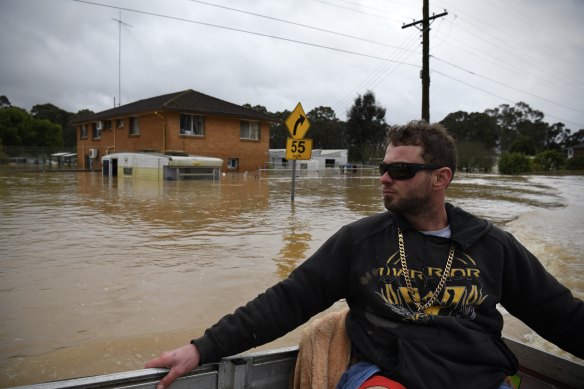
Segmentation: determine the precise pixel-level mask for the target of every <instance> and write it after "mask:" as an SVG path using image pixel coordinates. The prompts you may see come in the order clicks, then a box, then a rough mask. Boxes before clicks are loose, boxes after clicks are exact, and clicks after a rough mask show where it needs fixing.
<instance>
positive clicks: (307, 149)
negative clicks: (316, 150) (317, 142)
mask: <svg viewBox="0 0 584 389" xmlns="http://www.w3.org/2000/svg"><path fill="white" fill-rule="evenodd" d="M311 157H312V139H293V138H288V140H287V142H286V159H289V160H296V159H310V158H311Z"/></svg>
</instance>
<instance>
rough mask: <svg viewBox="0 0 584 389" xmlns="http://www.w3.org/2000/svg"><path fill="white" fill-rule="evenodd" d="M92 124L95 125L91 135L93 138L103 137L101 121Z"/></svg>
mask: <svg viewBox="0 0 584 389" xmlns="http://www.w3.org/2000/svg"><path fill="white" fill-rule="evenodd" d="M92 126H93V129H92V134H91V137H92V138H93V139H101V129H102V126H101V125H100V124H99V122H96V123H93V125H92Z"/></svg>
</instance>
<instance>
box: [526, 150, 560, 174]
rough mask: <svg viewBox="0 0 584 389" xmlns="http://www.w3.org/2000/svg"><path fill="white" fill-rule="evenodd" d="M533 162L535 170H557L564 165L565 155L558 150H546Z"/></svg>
mask: <svg viewBox="0 0 584 389" xmlns="http://www.w3.org/2000/svg"><path fill="white" fill-rule="evenodd" d="M533 161H534V162H535V164H536V170H543V171H551V170H558V169H562V168H563V167H564V165H565V164H566V154H565V153H563V152H561V151H559V150H546V151H543V152H541V153H538V154H537V155H536V156H535V158H534V159H533Z"/></svg>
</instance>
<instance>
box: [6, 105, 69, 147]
mask: <svg viewBox="0 0 584 389" xmlns="http://www.w3.org/2000/svg"><path fill="white" fill-rule="evenodd" d="M0 140H1V141H2V144H3V145H5V146H29V147H62V145H63V132H62V128H61V126H60V125H58V124H55V123H51V122H50V121H49V120H47V119H34V118H33V117H32V116H31V115H30V114H29V113H28V112H26V111H25V110H24V109H22V108H17V107H9V108H3V109H0Z"/></svg>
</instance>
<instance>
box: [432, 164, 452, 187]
mask: <svg viewBox="0 0 584 389" xmlns="http://www.w3.org/2000/svg"><path fill="white" fill-rule="evenodd" d="M450 181H452V170H450V168H448V167H442V168H440V169H436V170H435V171H434V187H435V188H436V189H446V188H447V187H448V185H449V184H450Z"/></svg>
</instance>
